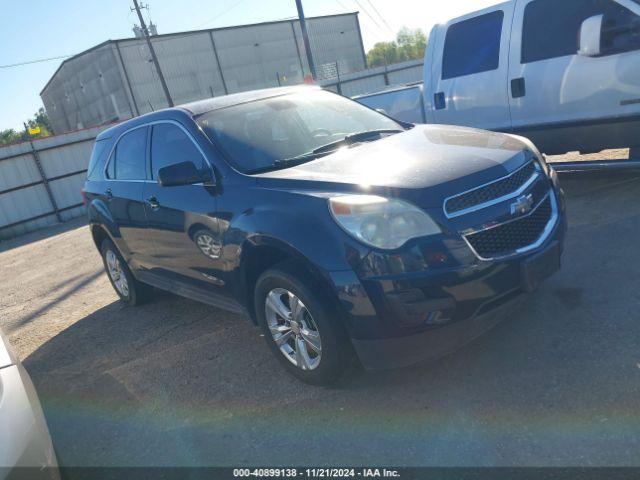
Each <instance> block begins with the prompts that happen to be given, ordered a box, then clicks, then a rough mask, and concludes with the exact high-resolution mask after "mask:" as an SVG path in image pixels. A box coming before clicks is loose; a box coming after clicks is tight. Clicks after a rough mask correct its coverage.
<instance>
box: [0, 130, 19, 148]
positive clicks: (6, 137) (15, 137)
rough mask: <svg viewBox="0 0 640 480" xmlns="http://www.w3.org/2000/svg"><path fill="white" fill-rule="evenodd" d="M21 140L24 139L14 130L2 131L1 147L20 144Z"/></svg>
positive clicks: (0, 134) (0, 136) (0, 137)
mask: <svg viewBox="0 0 640 480" xmlns="http://www.w3.org/2000/svg"><path fill="white" fill-rule="evenodd" d="M21 139H22V136H21V135H20V134H19V133H18V132H16V131H15V130H14V129H13V128H7V129H6V130H0V145H9V144H10V143H15V142H18V141H20V140H21Z"/></svg>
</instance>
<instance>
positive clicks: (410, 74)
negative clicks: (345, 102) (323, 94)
mask: <svg viewBox="0 0 640 480" xmlns="http://www.w3.org/2000/svg"><path fill="white" fill-rule="evenodd" d="M423 66H424V62H423V61H422V60H411V61H409V62H402V63H396V64H394V65H389V66H384V67H377V68H370V69H367V70H362V71H360V72H354V73H348V74H345V75H342V74H340V64H339V63H335V64H334V65H333V66H324V68H323V72H325V78H324V79H322V80H320V82H319V83H320V85H322V86H323V87H324V88H326V89H328V90H332V91H334V92H337V93H339V94H341V95H344V96H346V97H355V96H356V95H364V94H365V93H372V92H378V91H380V90H384V89H385V88H387V87H389V86H391V85H403V84H409V83H415V82H421V81H422V76H423ZM327 77H329V78H327Z"/></svg>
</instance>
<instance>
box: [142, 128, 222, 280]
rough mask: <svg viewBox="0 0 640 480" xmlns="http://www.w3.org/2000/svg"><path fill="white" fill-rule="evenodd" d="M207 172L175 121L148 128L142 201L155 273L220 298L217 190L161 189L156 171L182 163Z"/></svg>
mask: <svg viewBox="0 0 640 480" xmlns="http://www.w3.org/2000/svg"><path fill="white" fill-rule="evenodd" d="M186 161H189V162H193V163H194V164H195V165H196V166H197V167H198V168H199V169H210V168H211V167H210V165H209V164H208V162H207V161H206V159H205V157H204V154H203V152H202V151H201V149H200V148H199V147H198V145H197V144H196V143H195V140H194V139H193V138H192V137H191V135H190V134H189V133H188V132H187V130H186V129H185V128H184V127H182V126H180V125H178V124H177V123H174V122H163V123H156V124H154V125H152V131H151V148H150V168H149V170H150V172H149V175H150V176H151V179H152V182H149V183H147V184H146V185H145V191H144V199H145V210H146V214H147V221H148V228H149V231H150V234H151V236H152V238H153V241H154V243H155V258H154V264H155V268H154V269H153V272H154V273H156V274H159V275H161V276H162V277H164V278H165V279H167V280H171V281H177V282H179V283H181V284H188V285H191V286H193V287H197V288H203V289H206V290H208V291H211V292H218V293H222V292H224V291H225V289H223V288H222V287H223V286H224V282H223V281H222V280H221V279H220V271H221V260H220V241H219V238H220V235H219V230H218V220H217V217H216V204H217V202H216V189H215V188H214V187H208V186H205V185H202V184H196V185H182V186H173V187H163V186H160V185H159V184H158V183H157V178H158V170H159V169H161V168H163V167H166V166H169V165H173V164H176V163H181V162H186Z"/></svg>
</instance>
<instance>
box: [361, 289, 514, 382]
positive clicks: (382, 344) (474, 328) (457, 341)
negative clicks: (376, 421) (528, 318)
mask: <svg viewBox="0 0 640 480" xmlns="http://www.w3.org/2000/svg"><path fill="white" fill-rule="evenodd" d="M522 298H523V295H518V296H516V297H514V298H511V299H509V300H507V302H506V303H504V304H502V305H501V306H499V307H497V308H495V309H493V310H491V311H489V312H487V313H484V314H480V315H477V316H473V317H471V318H469V319H467V320H463V321H459V322H455V323H452V324H450V325H447V326H443V327H440V328H435V329H433V330H427V331H424V332H422V333H418V334H415V335H409V336H406V337H398V338H386V339H380V340H356V339H352V343H353V347H354V348H355V350H356V352H357V355H358V358H359V359H360V362H361V363H362V365H363V366H364V367H365V368H366V369H369V370H384V369H391V368H399V367H406V366H409V365H413V364H416V363H418V362H422V361H427V360H435V359H437V358H440V357H442V356H444V355H447V354H448V353H451V352H454V351H456V350H457V349H459V348H460V347H463V346H464V345H466V344H467V343H469V342H471V341H473V340H474V339H476V338H477V337H479V336H480V335H482V334H483V333H485V332H487V331H489V330H490V329H492V328H493V327H494V326H495V325H497V324H498V323H499V322H500V321H501V320H503V319H505V318H507V317H508V316H509V314H510V313H513V312H514V311H515V310H516V308H517V306H518V305H519V303H520V301H521V300H522Z"/></svg>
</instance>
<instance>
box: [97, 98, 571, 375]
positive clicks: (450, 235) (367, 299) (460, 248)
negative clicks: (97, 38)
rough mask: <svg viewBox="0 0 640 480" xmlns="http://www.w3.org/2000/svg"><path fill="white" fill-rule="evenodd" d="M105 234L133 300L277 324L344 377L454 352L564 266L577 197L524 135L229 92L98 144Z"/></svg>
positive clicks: (312, 365)
mask: <svg viewBox="0 0 640 480" xmlns="http://www.w3.org/2000/svg"><path fill="white" fill-rule="evenodd" d="M84 196H85V201H86V203H87V205H88V215H89V221H90V228H91V233H92V235H93V239H94V241H95V245H96V247H97V248H98V249H99V250H100V252H101V254H102V258H103V260H104V265H105V269H106V271H107V273H108V276H109V279H110V281H111V283H112V284H113V287H114V289H115V291H116V292H117V294H118V295H119V297H120V298H121V300H122V301H124V302H126V303H128V304H130V305H138V304H140V303H141V302H143V301H144V300H145V299H146V298H148V297H149V294H150V292H151V291H152V289H153V288H158V289H162V290H168V291H170V292H174V293H176V294H178V295H182V296H185V297H188V298H191V299H194V300H198V301H201V302H205V303H208V304H211V305H214V306H216V307H218V308H222V309H225V310H228V311H230V312H235V313H240V314H244V315H246V316H247V317H248V318H250V319H251V321H252V322H254V323H255V324H257V325H258V326H260V328H261V329H262V331H263V332H264V336H265V338H266V340H267V343H268V345H269V347H270V348H271V349H272V350H273V352H274V354H275V355H276V357H277V358H278V359H279V361H280V362H281V363H282V365H283V366H284V368H285V369H287V370H288V371H289V372H291V373H292V374H293V375H295V376H296V377H298V378H299V379H301V380H303V381H306V382H308V383H315V384H326V383H329V382H332V381H334V380H336V379H337V378H338V377H339V375H340V374H341V373H342V372H343V371H344V370H345V368H346V367H347V366H348V365H349V364H350V363H351V361H350V360H351V358H352V356H353V355H354V354H355V355H356V356H357V358H358V359H359V361H360V362H361V364H362V365H363V366H364V367H365V368H368V369H374V368H392V367H400V366H407V365H411V364H414V363H416V362H419V361H422V360H425V359H428V358H435V357H438V356H442V355H444V354H446V353H448V352H451V351H452V350H454V349H456V348H457V347H460V346H461V345H463V344H465V343H466V342H468V341H470V340H472V339H473V338H475V337H477V336H478V335H480V334H481V333H483V332H484V331H486V330H488V329H489V328H491V327H492V326H494V325H495V324H496V323H497V322H498V321H499V320H500V319H501V318H503V317H504V316H505V315H506V314H507V312H510V311H512V309H513V306H514V304H517V303H518V302H517V300H518V299H519V298H521V297H522V296H523V294H525V293H526V292H531V291H533V290H535V289H536V287H537V286H538V284H539V282H540V281H541V280H544V279H545V278H546V277H548V276H549V275H551V274H552V273H554V272H555V271H556V270H558V269H559V268H560V257H561V254H562V246H563V240H564V236H565V231H566V220H565V215H564V210H565V207H564V200H563V193H562V191H561V190H560V188H559V185H558V180H557V177H556V174H555V173H554V171H553V169H550V168H549V167H548V166H547V164H546V162H545V160H544V159H543V157H542V156H541V155H540V153H539V152H538V150H537V149H536V148H535V147H534V145H533V144H532V143H531V142H529V141H528V140H526V139H524V138H522V137H517V136H514V135H508V134H500V133H492V132H487V131H482V130H475V129H469V128H460V127H452V126H441V125H430V126H425V125H420V126H418V125H411V124H406V123H401V122H398V121H396V120H393V119H392V118H390V117H388V116H386V115H384V113H381V112H377V111H374V110H371V109H369V108H367V107H365V106H362V105H360V104H358V103H356V102H354V101H351V100H349V99H346V98H344V97H341V96H339V95H336V94H333V93H330V92H326V91H323V90H321V89H319V88H316V87H289V88H278V89H269V90H261V91H253V92H245V93H239V94H234V95H228V96H224V97H218V98H212V99H208V100H203V101H198V102H194V103H190V104H186V105H183V106H180V107H176V108H170V109H166V110H162V111H157V112H153V113H149V114H146V115H143V116H141V117H138V118H134V119H132V120H129V121H126V122H123V123H120V124H118V125H116V126H114V127H112V128H109V129H108V130H105V131H103V132H102V133H101V134H100V135H99V136H98V137H97V139H96V142H95V147H94V150H93V154H92V157H91V161H90V164H89V169H88V178H87V181H86V184H85V187H84Z"/></svg>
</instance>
